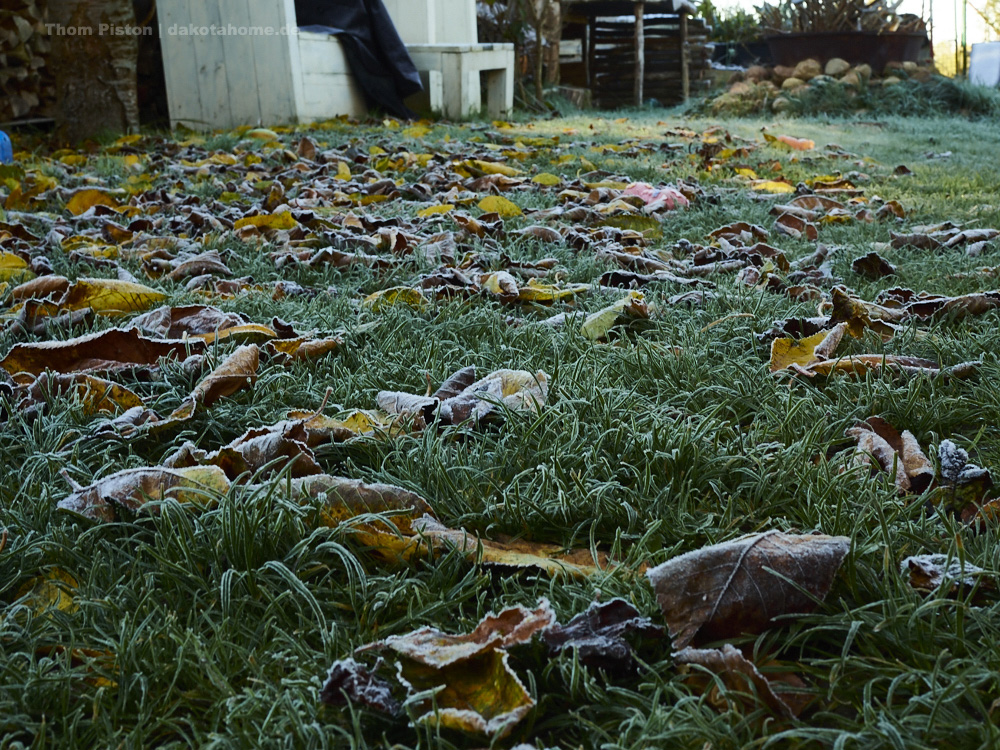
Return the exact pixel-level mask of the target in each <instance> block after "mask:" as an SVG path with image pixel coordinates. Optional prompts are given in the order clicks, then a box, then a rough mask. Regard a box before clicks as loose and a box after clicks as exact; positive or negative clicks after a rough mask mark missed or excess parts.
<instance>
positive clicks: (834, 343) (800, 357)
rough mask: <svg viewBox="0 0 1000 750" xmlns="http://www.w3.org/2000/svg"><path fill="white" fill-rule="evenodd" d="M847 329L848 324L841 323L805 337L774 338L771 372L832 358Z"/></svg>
mask: <svg viewBox="0 0 1000 750" xmlns="http://www.w3.org/2000/svg"><path fill="white" fill-rule="evenodd" d="M846 330H847V324H846V323H839V324H837V325H835V326H834V327H833V328H831V329H830V330H828V331H820V332H819V333H815V334H813V335H812V336H807V337H806V338H804V339H799V340H796V339H794V338H776V339H774V340H773V341H772V342H771V372H779V371H781V370H785V369H787V368H789V367H791V366H792V365H802V366H808V365H810V364H812V363H814V362H818V361H822V360H828V359H830V358H831V357H832V356H833V354H834V353H835V352H836V351H837V347H838V346H840V342H841V340H842V339H843V338H844V333H845V331H846Z"/></svg>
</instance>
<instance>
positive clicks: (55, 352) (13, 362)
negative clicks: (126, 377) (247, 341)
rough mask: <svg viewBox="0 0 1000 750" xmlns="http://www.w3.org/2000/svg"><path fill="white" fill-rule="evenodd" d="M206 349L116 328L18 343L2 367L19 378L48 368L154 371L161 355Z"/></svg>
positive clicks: (182, 355)
mask: <svg viewBox="0 0 1000 750" xmlns="http://www.w3.org/2000/svg"><path fill="white" fill-rule="evenodd" d="M204 348H205V345H204V343H203V342H201V341H161V340H158V339H150V338H146V337H144V336H142V335H140V334H139V331H137V330H136V329H134V328H132V329H129V330H127V331H126V330H122V329H120V328H112V329H109V330H107V331H100V332H98V333H92V334H89V335H87V336H80V337H78V338H74V339H69V340H67V341H51V342H44V343H39V344H16V345H15V346H14V347H12V348H11V350H10V351H9V352H8V353H7V356H5V357H4V358H3V359H2V360H0V367H2V368H3V369H4V370H6V371H7V372H8V373H10V374H11V375H14V376H15V378H17V376H18V373H27V374H28V375H39V374H40V373H42V372H44V371H45V370H53V371H55V372H61V373H68V372H91V373H93V372H115V371H119V370H128V369H145V370H152V369H155V368H156V366H157V364H158V362H159V360H160V358H161V357H175V358H177V359H184V358H186V357H187V356H188V355H190V354H192V353H197V352H200V351H202V350H203V349H204ZM22 382H23V380H22Z"/></svg>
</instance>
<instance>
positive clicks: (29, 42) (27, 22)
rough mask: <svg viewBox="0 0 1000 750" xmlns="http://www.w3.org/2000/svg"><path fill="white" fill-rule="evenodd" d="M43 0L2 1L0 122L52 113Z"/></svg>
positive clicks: (52, 88) (50, 80) (52, 91)
mask: <svg viewBox="0 0 1000 750" xmlns="http://www.w3.org/2000/svg"><path fill="white" fill-rule="evenodd" d="M46 21H47V12H46V3H45V0H3V5H2V7H0V122H4V121H8V120H16V119H20V118H24V117H30V116H46V115H49V114H51V109H52V105H53V102H54V101H55V86H54V83H53V81H52V77H51V75H50V74H49V73H48V72H47V70H46V66H45V61H46V57H47V56H48V54H49V50H50V49H51V43H50V41H49V37H48V35H47V34H46V29H45V24H46Z"/></svg>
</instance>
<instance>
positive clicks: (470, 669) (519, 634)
mask: <svg viewBox="0 0 1000 750" xmlns="http://www.w3.org/2000/svg"><path fill="white" fill-rule="evenodd" d="M553 622H555V613H553V612H552V609H551V607H550V606H549V603H548V602H547V601H545V600H544V599H543V600H542V601H541V602H539V605H538V607H537V608H536V609H534V610H529V609H526V608H525V607H521V606H518V607H512V608H510V609H506V610H504V611H502V612H500V614H498V615H494V614H492V613H491V614H489V615H487V616H486V617H485V618H483V620H482V621H481V622H480V623H479V625H478V626H477V627H476V629H475V630H473V631H472V632H471V633H469V634H466V635H449V634H447V633H442V632H441V631H439V630H436V629H434V628H421V629H420V630H417V631H414V632H413V633H409V634H407V635H401V636H391V637H389V638H387V639H386V640H385V641H384V642H382V643H380V644H372V646H373V647H379V648H383V649H388V650H391V651H392V652H394V653H395V654H396V656H397V657H398V660H399V661H398V664H397V669H398V676H399V680H400V682H402V683H403V684H404V685H405V686H406V687H407V688H408V689H409V691H410V692H411V694H412V693H418V692H423V691H426V690H435V689H436V690H437V692H436V693H435V695H434V701H433V703H431V702H429V701H428V702H426V703H424V709H425V710H426V713H424V714H423V715H422V716H419V717H418V718H417V720H416V721H417V723H419V724H428V725H430V726H435V727H447V728H450V729H457V730H460V731H463V732H468V733H472V734H481V735H486V736H487V737H491V738H502V737H505V736H506V735H508V734H509V733H510V732H511V731H512V730H513V729H514V727H515V726H516V725H517V723H518V722H520V721H521V720H522V719H523V718H524V717H525V716H527V714H528V712H529V711H531V709H532V707H534V705H535V702H534V701H533V700H532V699H531V696H530V695H529V694H528V691H527V690H526V689H525V687H524V685H523V684H522V682H521V681H520V679H518V677H517V675H516V674H515V673H514V672H513V670H511V668H510V666H509V665H508V661H507V660H508V654H507V652H506V651H505V650H504V649H505V647H510V646H515V645H518V644H521V643H526V642H527V641H529V640H531V638H532V637H533V636H534V635H535V633H538V632H540V631H542V630H544V629H545V628H548V627H549V626H550V625H552V623H553Z"/></svg>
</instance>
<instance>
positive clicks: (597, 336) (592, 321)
mask: <svg viewBox="0 0 1000 750" xmlns="http://www.w3.org/2000/svg"><path fill="white" fill-rule="evenodd" d="M649 315H650V313H649V305H648V304H647V303H646V297H645V295H644V294H643V293H642V292H636V291H632V292H629V293H628V294H627V295H625V296H624V297H623V298H622V299H620V300H619V301H618V302H616V303H615V304H613V305H609V306H608V307H605V308H603V309H601V310H598V311H597V312H594V313H591V314H590V315H588V316H587V319H586V320H584V321H583V325H582V326H581V327H580V333H582V334H583V335H584V336H585V337H587V338H588V339H590V340H591V341H600V340H602V339H606V338H607V336H608V332H609V331H610V330H611V328H612V327H613V326H614V325H615V324H616V323H617V322H618V320H619V319H622V318H624V319H633V320H635V319H643V320H648V319H649Z"/></svg>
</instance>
